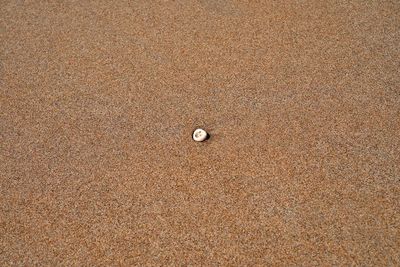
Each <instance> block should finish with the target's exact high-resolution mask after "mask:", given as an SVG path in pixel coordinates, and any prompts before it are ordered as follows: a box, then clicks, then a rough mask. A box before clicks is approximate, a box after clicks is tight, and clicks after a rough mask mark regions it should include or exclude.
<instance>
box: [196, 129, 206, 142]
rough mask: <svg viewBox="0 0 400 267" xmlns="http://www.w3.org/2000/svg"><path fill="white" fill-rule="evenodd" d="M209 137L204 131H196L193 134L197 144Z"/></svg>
mask: <svg viewBox="0 0 400 267" xmlns="http://www.w3.org/2000/svg"><path fill="white" fill-rule="evenodd" d="M207 136H208V134H207V132H206V131H204V130H203V129H196V130H195V131H194V132H193V140H194V141H196V142H202V141H204V140H206V139H207Z"/></svg>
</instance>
